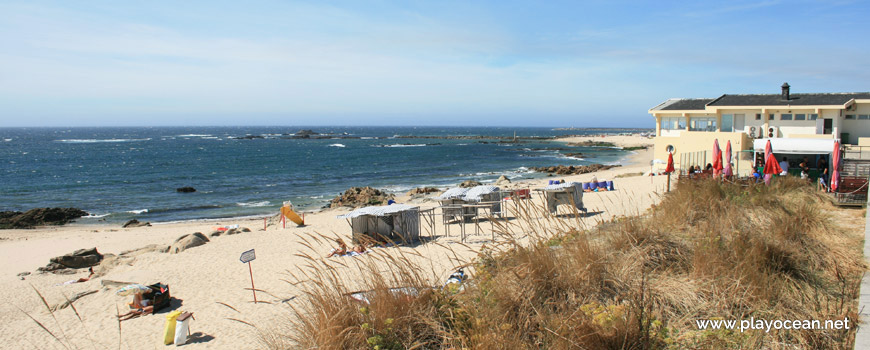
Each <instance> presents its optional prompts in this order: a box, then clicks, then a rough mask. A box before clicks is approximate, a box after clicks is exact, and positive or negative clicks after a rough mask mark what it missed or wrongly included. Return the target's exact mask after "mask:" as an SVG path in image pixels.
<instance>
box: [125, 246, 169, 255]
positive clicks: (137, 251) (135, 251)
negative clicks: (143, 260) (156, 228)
mask: <svg viewBox="0 0 870 350" xmlns="http://www.w3.org/2000/svg"><path fill="white" fill-rule="evenodd" d="M168 251H169V246H168V245H165V244H149V245H146V246H144V247H142V248H137V249H131V250H125V251H123V252H121V254H120V255H122V256H136V255H139V254H144V253H151V252H157V253H166V252H168Z"/></svg>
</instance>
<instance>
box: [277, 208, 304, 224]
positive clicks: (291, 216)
mask: <svg viewBox="0 0 870 350" xmlns="http://www.w3.org/2000/svg"><path fill="white" fill-rule="evenodd" d="M281 214H283V215H284V217H286V218H288V219H290V221H293V222H295V223H296V225H304V224H305V221H303V220H302V218H300V217H299V215H298V214H296V212H294V211H293V209H290V208H289V207H281Z"/></svg>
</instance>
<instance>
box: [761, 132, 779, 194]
mask: <svg viewBox="0 0 870 350" xmlns="http://www.w3.org/2000/svg"><path fill="white" fill-rule="evenodd" d="M771 154H773V147H771V145H770V140H767V144H766V145H764V165H765V166H766V165H767V158H770V155H771ZM777 164H778V163H777ZM762 169H763V168H762ZM762 174H764V183H766V184H769V183H770V177H771V176H773V175H772V174H767V173H764V172H763V170H762Z"/></svg>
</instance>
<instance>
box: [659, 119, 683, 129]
mask: <svg viewBox="0 0 870 350" xmlns="http://www.w3.org/2000/svg"><path fill="white" fill-rule="evenodd" d="M662 130H686V118H683V117H662Z"/></svg>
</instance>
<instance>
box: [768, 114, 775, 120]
mask: <svg viewBox="0 0 870 350" xmlns="http://www.w3.org/2000/svg"><path fill="white" fill-rule="evenodd" d="M775 119H776V114H768V115H767V120H775Z"/></svg>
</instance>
